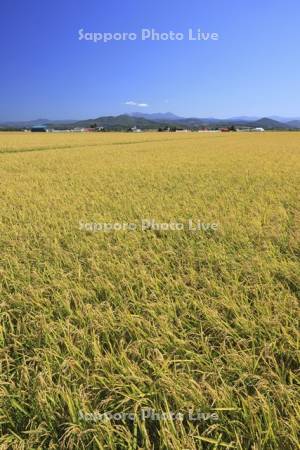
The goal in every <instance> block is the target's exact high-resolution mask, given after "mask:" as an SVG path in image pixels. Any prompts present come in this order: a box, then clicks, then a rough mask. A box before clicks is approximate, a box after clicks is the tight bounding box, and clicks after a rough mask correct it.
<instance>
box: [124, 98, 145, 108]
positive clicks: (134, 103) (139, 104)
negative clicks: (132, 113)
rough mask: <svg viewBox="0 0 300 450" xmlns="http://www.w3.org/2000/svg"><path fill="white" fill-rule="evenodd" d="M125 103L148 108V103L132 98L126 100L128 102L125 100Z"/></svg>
mask: <svg viewBox="0 0 300 450" xmlns="http://www.w3.org/2000/svg"><path fill="white" fill-rule="evenodd" d="M125 105H128V106H139V107H140V108H148V106H149V105H148V103H137V102H133V101H132V100H128V102H125Z"/></svg>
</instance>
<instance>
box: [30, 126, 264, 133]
mask: <svg viewBox="0 0 300 450" xmlns="http://www.w3.org/2000/svg"><path fill="white" fill-rule="evenodd" d="M23 131H24V132H27V133H28V132H31V133H87V132H88V133H99V132H101V133H103V132H107V131H109V132H111V131H119V130H112V129H110V128H105V127H90V128H82V127H75V128H71V127H70V128H68V129H55V128H48V127H47V126H46V125H35V126H33V127H31V128H30V129H24V130H23ZM122 131H127V132H128V133H143V132H144V131H158V132H162V133H173V132H174V133H189V132H198V133H230V132H264V131H265V129H264V128H261V127H253V128H251V127H235V126H231V127H222V128H214V129H211V128H205V127H204V128H203V127H202V128H199V129H195V128H193V129H192V128H182V129H181V128H178V127H175V126H174V127H165V128H161V127H160V128H158V129H153V130H149V129H146V130H142V129H141V128H138V127H136V126H134V127H131V128H128V129H127V130H122Z"/></svg>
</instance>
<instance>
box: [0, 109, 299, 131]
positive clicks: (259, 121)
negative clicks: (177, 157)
mask: <svg viewBox="0 0 300 450" xmlns="http://www.w3.org/2000/svg"><path fill="white" fill-rule="evenodd" d="M37 125H46V126H48V128H57V129H67V128H76V127H79V128H89V127H91V126H97V127H104V128H106V129H108V130H124V129H128V128H132V127H137V128H141V129H145V130H147V129H148V130H149V129H157V128H164V127H168V126H170V127H180V128H194V129H195V128H196V129H197V128H203V127H210V128H214V127H229V126H237V127H262V128H265V129H266V130H272V129H275V130H281V129H282V130H284V129H286V130H288V129H300V118H294V119H292V118H284V117H278V116H272V117H263V118H258V117H249V116H239V117H231V118H228V119H217V118H214V117H207V118H198V117H188V118H186V117H180V116H177V115H175V114H173V113H171V112H167V113H152V114H147V113H141V112H135V113H130V114H122V115H118V116H103V117H98V118H95V119H87V120H48V119H37V120H32V121H19V122H18V121H16V122H13V121H11V122H2V123H0V129H1V128H2V129H23V128H31V127H33V126H37Z"/></svg>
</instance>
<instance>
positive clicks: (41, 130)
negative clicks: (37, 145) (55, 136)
mask: <svg viewBox="0 0 300 450" xmlns="http://www.w3.org/2000/svg"><path fill="white" fill-rule="evenodd" d="M47 131H48V129H47V127H46V126H44V125H36V126H34V127H32V128H31V132H32V133H46V132H47Z"/></svg>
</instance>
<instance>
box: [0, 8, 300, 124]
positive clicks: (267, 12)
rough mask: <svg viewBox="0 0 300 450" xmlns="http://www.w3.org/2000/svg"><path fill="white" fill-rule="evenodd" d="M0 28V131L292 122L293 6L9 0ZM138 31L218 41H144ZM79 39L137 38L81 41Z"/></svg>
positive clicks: (299, 62) (295, 77) (297, 87)
mask: <svg viewBox="0 0 300 450" xmlns="http://www.w3.org/2000/svg"><path fill="white" fill-rule="evenodd" d="M0 20H1V27H0V46H1V63H2V67H1V70H0V120H2V121H5V120H27V119H35V118H49V119H81V118H94V117H98V116H101V115H110V114H119V113H124V112H135V111H143V112H149V113H150V112H166V111H172V112H174V113H176V114H179V115H183V116H197V117H212V116H213V117H230V116H236V115H250V116H252V115H253V116H265V115H284V116H288V117H293V116H300V58H299V46H300V27H299V23H300V2H299V0H285V1H281V0H231V1H230V2H229V1H228V0H206V1H203V0H186V1H184V0H172V1H171V0H159V1H158V0H151V1H150V0H143V1H141V0H127V1H124V0H110V1H109V2H108V1H106V0H90V1H88V2H87V1H84V0H52V1H51V2H42V1H41V0H26V1H22V2H20V0H9V1H6V2H5V3H4V2H3V3H2V5H1V19H0ZM143 28H146V29H151V28H153V29H155V30H157V31H159V32H169V31H171V30H172V31H176V32H180V33H184V35H185V36H186V35H187V31H188V29H190V28H191V29H193V30H194V31H195V30H197V29H198V28H200V29H201V31H203V32H211V33H212V32H216V33H218V34H219V40H218V41H213V40H210V41H206V42H203V41H199V42H198V41H189V40H188V38H187V37H186V38H185V39H184V40H182V41H151V40H147V41H142V40H141V39H140V32H141V29H143ZM80 29H84V30H85V32H99V33H103V32H107V33H116V32H131V33H136V34H137V36H138V38H137V39H136V40H135V41H111V42H109V43H106V44H104V43H103V42H98V43H94V42H90V41H86V40H81V41H80V40H79V33H78V31H79V30H80ZM126 102H135V103H137V104H147V105H148V106H136V105H126Z"/></svg>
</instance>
